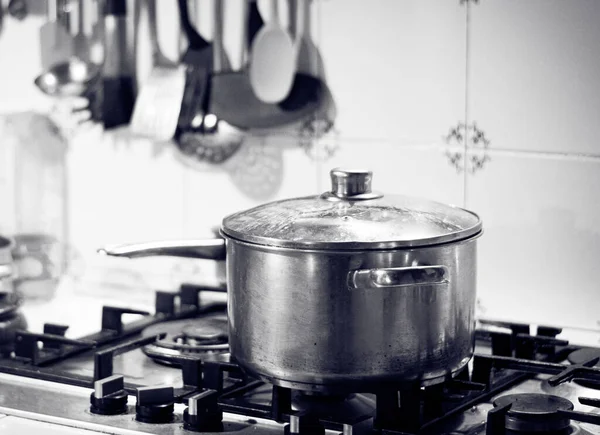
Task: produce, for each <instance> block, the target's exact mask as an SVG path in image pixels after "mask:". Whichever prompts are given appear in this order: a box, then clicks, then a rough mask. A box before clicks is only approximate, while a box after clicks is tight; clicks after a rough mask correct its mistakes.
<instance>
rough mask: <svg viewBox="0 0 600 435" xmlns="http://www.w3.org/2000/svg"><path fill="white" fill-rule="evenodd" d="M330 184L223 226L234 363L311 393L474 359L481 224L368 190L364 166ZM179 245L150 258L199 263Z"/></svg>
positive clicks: (433, 376)
mask: <svg viewBox="0 0 600 435" xmlns="http://www.w3.org/2000/svg"><path fill="white" fill-rule="evenodd" d="M331 178H332V190H331V192H327V193H325V194H323V195H319V196H311V197H305V198H298V199H290V200H284V201H278V202H273V203H269V204H265V205H262V206H259V207H256V208H253V209H251V210H247V211H243V212H240V213H236V214H234V215H231V216H228V217H227V218H225V219H224V220H223V225H222V228H221V234H222V235H223V236H224V237H225V239H226V248H227V282H228V314H229V334H230V337H229V341H230V348H231V354H232V356H233V357H234V358H235V359H236V360H237V362H238V363H239V364H240V365H241V366H242V367H243V368H244V369H245V370H247V371H248V372H249V373H251V374H252V375H254V376H256V377H258V378H261V379H264V380H267V381H269V382H272V383H274V384H277V385H281V386H286V387H293V388H298V389H302V390H309V391H323V392H343V391H347V390H348V391H351V390H353V391H372V390H373V389H374V388H380V387H381V386H388V385H395V384H398V383H406V382H411V383H412V382H418V383H421V384H423V385H427V384H434V383H437V382H441V381H443V380H444V379H446V378H448V377H450V376H452V375H453V374H455V373H456V372H457V371H459V370H460V369H461V368H463V367H464V366H465V365H466V364H467V362H468V361H469V360H470V358H471V356H472V354H473V347H474V328H475V320H474V308H475V291H476V246H477V245H476V239H477V238H478V237H479V235H480V234H481V231H482V225H481V220H480V219H479V217H478V216H477V215H475V214H474V213H471V212H469V211H466V210H463V209H460V208H457V207H452V206H447V205H443V204H439V203H435V202H431V201H423V200H419V199H415V198H410V197H403V196H384V195H381V194H377V193H374V192H372V191H371V186H370V184H371V173H370V172H368V171H343V170H333V171H332V172H331ZM203 244H204V245H205V244H206V242H204V243H203ZM203 244H200V246H202V245H203ZM187 245H188V246H187V249H183V248H182V247H180V246H177V247H176V246H172V248H175V249H166V250H161V252H160V253H161V254H163V255H182V249H183V252H185V253H186V254H185V255H186V256H190V255H191V254H192V253H193V254H194V255H196V256H200V257H202V258H206V257H207V256H206V255H205V254H206V249H204V248H202V249H201V250H200V251H199V250H198V246H196V243H195V242H188V243H187ZM190 248H193V249H194V251H192V249H190ZM124 250H126V249H123V248H120V249H118V250H117V253H118V252H121V253H122V252H124ZM107 252H108V253H109V254H110V253H115V251H111V250H108V251H107ZM129 253H130V254H132V255H134V254H133V253H131V251H130V252H129Z"/></svg>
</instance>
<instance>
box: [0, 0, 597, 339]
mask: <svg viewBox="0 0 600 435" xmlns="http://www.w3.org/2000/svg"><path fill="white" fill-rule="evenodd" d="M203 1H204V2H206V0H203ZM165 3H168V2H165ZM172 3H175V2H172ZM209 3H210V2H209ZM159 4H161V6H160V7H161V8H165V9H164V10H162V12H161V14H160V16H161V20H162V21H164V24H163V23H161V26H162V27H161V32H160V35H159V36H160V38H161V41H162V42H163V43H164V50H165V52H166V53H167V55H169V56H175V55H176V53H177V50H178V47H177V44H178V40H177V36H176V32H173V31H172V29H171V30H170V29H168V26H169V21H170V20H171V18H169V19H166V18H167V17H169V15H172V21H173V22H175V21H176V18H175V16H174V15H173V14H174V13H175V11H174V9H172V10H170V12H169V9H168V8H169V7H170V6H166V5H165V4H164V3H163V2H159ZM282 6H284V2H282ZM235 8H236V4H235V1H233V0H229V1H227V2H226V12H227V13H228V19H227V20H228V21H227V23H226V26H225V30H226V39H225V43H226V47H227V48H228V50H229V54H230V56H231V58H232V64H233V66H234V68H237V67H239V64H240V63H239V62H237V63H236V60H235V59H236V56H237V55H236V53H238V51H239V46H236V44H235V41H236V40H237V39H239V38H238V37H237V36H236V33H235V32H236V30H235V29H236V28H237V26H236V25H235V23H236V22H237V21H236V20H239V17H238V16H237V15H236V14H235ZM232 11H233V12H232ZM312 13H313V17H312V23H313V38H314V40H315V43H316V44H317V46H318V47H319V49H320V51H321V55H322V57H323V60H324V66H325V70H326V77H327V82H328V84H329V86H330V88H331V90H332V92H333V94H334V97H335V99H336V103H337V109H338V117H337V121H336V125H335V129H334V131H332V132H330V133H329V134H328V135H326V136H325V137H324V138H322V139H320V140H310V139H309V140H307V138H300V137H295V136H293V135H288V136H282V135H278V136H269V137H252V138H249V139H248V140H247V142H246V143H245V144H244V147H243V148H242V150H241V151H240V152H239V153H238V154H236V155H235V156H234V157H233V158H232V160H231V161H229V162H227V163H226V164H224V165H223V166H222V167H215V166H209V165H202V164H196V165H191V166H190V165H186V164H183V163H182V162H181V161H180V159H179V158H178V156H177V153H175V152H174V150H173V149H172V147H171V146H170V145H169V144H153V143H150V142H149V141H147V140H143V139H131V138H128V137H127V135H126V133H125V132H123V131H121V132H114V133H111V134H108V133H104V132H102V131H101V129H100V128H98V127H92V128H90V129H88V130H87V131H85V132H81V133H79V134H78V135H77V136H76V137H74V139H73V140H72V141H71V144H70V151H69V155H68V166H69V174H68V176H69V186H70V197H69V201H70V213H69V216H70V218H69V222H70V239H71V243H72V247H73V250H72V253H73V257H74V262H73V264H74V267H73V270H72V273H74V274H76V275H77V274H79V275H80V276H81V281H80V284H81V286H82V287H85V285H87V283H89V282H91V281H94V280H95V281H98V282H100V281H102V280H103V279H109V278H106V276H107V273H106V271H107V270H109V271H111V273H113V275H114V276H113V277H112V278H110V279H113V280H114V281H118V280H119V279H123V277H124V276H125V275H127V274H126V273H124V274H123V275H120V274H119V273H120V272H119V271H121V272H122V271H126V270H127V269H128V268H129V269H132V268H133V269H135V271H136V272H135V274H133V275H129V276H127V277H126V278H124V279H131V280H133V281H136V280H138V281H139V282H143V283H144V285H146V286H149V287H160V286H171V285H176V283H177V282H178V280H180V279H181V275H177V273H179V272H181V271H182V270H183V271H185V270H188V271H189V269H186V267H187V266H185V267H182V266H181V265H182V264H185V265H189V264H191V263H186V262H182V261H180V260H174V259H172V260H167V259H164V258H163V259H148V260H136V261H122V260H118V259H107V258H99V257H98V256H97V255H96V254H95V249H96V248H98V247H99V246H102V245H104V244H106V243H118V242H130V241H143V240H156V239H163V238H190V237H203V236H210V234H211V228H212V227H214V226H217V225H218V224H219V222H220V220H221V219H222V217H223V216H224V215H226V214H227V213H230V212H233V211H235V210H239V209H244V208H247V207H251V206H253V205H256V204H259V203H261V202H264V201H267V200H272V199H277V198H284V197H290V196H299V195H310V194H315V193H320V192H323V191H325V190H327V189H328V185H329V176H328V171H329V169H330V168H332V167H335V166H340V165H351V166H365V167H368V168H370V169H372V170H373V171H374V174H375V175H374V180H373V184H374V188H375V189H377V190H381V191H384V192H390V193H401V194H407V195H413V196H421V197H428V198H432V199H435V200H438V201H442V202H447V203H452V204H456V205H459V206H464V207H467V208H469V209H472V210H474V211H475V212H477V213H479V214H480V215H481V217H482V219H483V222H484V228H485V233H484V236H483V237H482V238H481V239H480V249H479V287H478V295H479V304H478V310H479V313H480V315H482V316H485V317H488V318H494V319H506V320H516V321H519V320H520V321H527V322H538V323H541V324H544V323H548V324H560V325H564V326H570V327H578V328H583V329H597V330H598V329H600V323H599V321H600V315H599V314H598V313H597V310H596V309H595V308H596V307H597V306H598V305H599V303H600V291H598V289H597V287H598V284H597V282H598V281H597V279H596V274H595V272H594V271H595V262H596V261H597V259H598V258H600V240H599V238H600V227H599V224H598V222H600V208H599V207H598V206H597V204H596V201H595V198H596V196H597V195H595V192H596V191H597V188H596V187H597V186H598V185H599V184H600V146H599V142H598V126H597V125H598V123H597V122H596V120H597V119H599V117H600V88H598V86H597V83H596V82H597V78H598V77H600V49H599V48H598V47H600V30H599V28H598V26H597V25H596V23H597V22H598V18H600V2H597V1H594V0H573V1H570V2H564V1H562V0H528V1H527V2H522V1H520V0H479V1H474V0H463V1H461V0H402V1H398V0H375V1H372V2H365V1H364V0H315V1H314V2H313V6H312ZM41 23H42V21H41V19H39V18H37V17H33V18H31V19H28V20H26V21H25V22H20V23H17V22H15V21H14V20H6V22H5V28H4V30H3V33H2V35H1V36H0V64H1V65H3V67H2V68H1V69H0V96H1V98H0V110H1V111H2V112H14V111H20V110H26V109H32V108H33V109H36V110H40V111H44V110H49V107H50V103H49V102H48V100H47V98H46V97H44V96H43V95H41V94H40V92H39V91H37V90H36V88H35V87H34V86H33V79H34V78H35V76H36V75H37V74H38V73H39V71H40V67H39V41H38V35H39V34H38V29H39V26H40V25H41ZM165 26H166V27H165ZM201 26H202V27H201V30H202V31H205V32H206V33H207V34H210V32H211V28H210V27H211V26H210V20H207V19H206V18H205V17H202V20H201ZM162 29H166V30H165V31H162ZM228 29H229V30H228ZM231 29H233V30H231ZM173 35H175V36H173ZM169 38H170V39H169ZM15 47H19V49H18V52H19V56H16V55H15V50H16V49H15ZM140 50H141V51H142V52H144V50H145V51H148V45H147V42H143V41H142V42H141V43H140ZM237 57H239V56H237ZM8 65H10V67H8ZM148 69H149V63H148V61H147V60H146V61H143V60H142V61H140V62H139V63H138V72H139V74H140V77H142V78H143V77H144V76H145V75H146V74H147V71H148ZM301 145H303V146H301ZM0 146H1V144H0ZM1 178H2V174H0V179H1ZM0 181H1V180H0ZM190 267H191V266H190ZM207 267H209V268H210V266H207ZM178 271H179V272H178ZM181 273H185V272H181ZM166 275H168V276H167V277H166V278H165V276H166ZM132 277H133V278H132Z"/></svg>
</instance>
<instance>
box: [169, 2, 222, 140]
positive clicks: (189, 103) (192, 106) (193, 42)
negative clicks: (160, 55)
mask: <svg viewBox="0 0 600 435" xmlns="http://www.w3.org/2000/svg"><path fill="white" fill-rule="evenodd" d="M178 3H179V18H180V20H181V28H182V30H183V32H184V34H185V36H186V38H187V40H188V48H187V50H186V52H185V53H184V55H183V57H182V62H183V63H184V64H185V66H186V74H185V76H186V77H185V91H184V94H183V101H182V104H181V112H180V114H179V120H178V122H177V131H176V134H175V138H176V139H177V138H178V137H179V136H180V135H181V133H182V132H183V131H184V130H185V129H186V128H187V126H189V125H191V124H192V122H193V119H194V116H195V113H196V108H197V102H202V101H204V93H205V92H206V88H207V86H208V80H209V75H210V71H211V70H212V61H213V49H212V45H211V44H210V43H209V42H207V41H206V40H205V39H204V38H202V36H200V34H199V33H198V31H197V30H196V29H195V28H194V26H193V25H192V22H191V20H190V13H189V9H188V2H187V0H178Z"/></svg>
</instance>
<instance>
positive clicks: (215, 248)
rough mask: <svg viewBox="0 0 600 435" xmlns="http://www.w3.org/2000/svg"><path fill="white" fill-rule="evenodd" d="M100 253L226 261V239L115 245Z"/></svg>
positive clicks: (116, 255) (101, 250)
mask: <svg viewBox="0 0 600 435" xmlns="http://www.w3.org/2000/svg"><path fill="white" fill-rule="evenodd" d="M98 253H100V254H105V255H110V256H113V257H128V258H138V257H151V256H156V255H164V256H171V257H184V258H201V259H206V260H224V259H225V239H222V238H216V239H203V240H170V241H166V242H147V243H136V244H129V245H113V246H107V247H104V248H101V249H98Z"/></svg>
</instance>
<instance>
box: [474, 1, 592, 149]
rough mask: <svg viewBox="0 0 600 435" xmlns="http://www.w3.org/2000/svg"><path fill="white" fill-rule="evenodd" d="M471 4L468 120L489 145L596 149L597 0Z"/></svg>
mask: <svg viewBox="0 0 600 435" xmlns="http://www.w3.org/2000/svg"><path fill="white" fill-rule="evenodd" d="M470 4H471V6H470V39H469V84H468V86H469V96H470V98H469V103H468V104H469V112H470V114H471V118H472V119H471V120H470V122H473V121H474V122H476V123H477V124H478V125H479V126H480V127H481V128H482V129H483V130H484V131H485V132H486V133H487V135H488V137H489V138H490V139H491V142H492V143H491V146H492V147H494V148H498V147H500V146H502V147H503V148H504V149H512V150H529V151H547V152H561V153H562V152H567V153H587V154H595V155H597V154H600V145H599V141H598V128H597V120H598V118H599V117H600V88H599V87H598V86H597V83H598V77H600V56H599V52H598V43H599V41H600V26H598V17H599V16H600V2H597V1H590V0H572V1H568V2H565V1H562V0H528V1H525V2H524V1H520V0H486V1H481V2H478V3H477V4H474V3H473V2H471V3H470Z"/></svg>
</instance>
